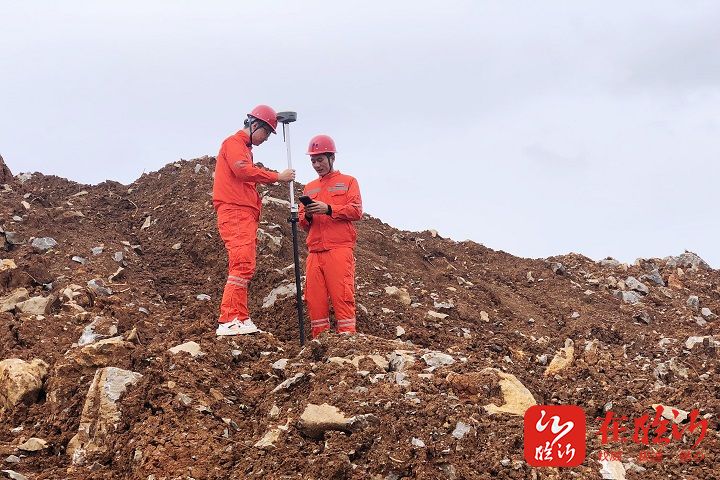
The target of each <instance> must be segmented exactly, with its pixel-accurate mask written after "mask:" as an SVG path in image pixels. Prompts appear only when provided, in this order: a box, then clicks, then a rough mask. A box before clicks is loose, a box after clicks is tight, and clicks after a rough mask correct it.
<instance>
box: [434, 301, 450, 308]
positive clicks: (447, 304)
mask: <svg viewBox="0 0 720 480" xmlns="http://www.w3.org/2000/svg"><path fill="white" fill-rule="evenodd" d="M433 307H435V308H444V309H446V310H449V309H451V308H455V304H454V303H453V301H452V300H448V301H446V302H438V301H434V302H433Z"/></svg>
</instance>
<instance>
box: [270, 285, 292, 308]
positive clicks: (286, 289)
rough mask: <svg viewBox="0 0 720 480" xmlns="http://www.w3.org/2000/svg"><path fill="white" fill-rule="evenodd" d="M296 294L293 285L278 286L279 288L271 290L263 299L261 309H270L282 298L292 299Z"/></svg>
mask: <svg viewBox="0 0 720 480" xmlns="http://www.w3.org/2000/svg"><path fill="white" fill-rule="evenodd" d="M296 293H297V289H296V288H295V284H294V283H288V284H287V285H280V286H279V287H276V288H273V289H272V290H271V291H270V293H268V295H267V296H266V297H265V298H264V299H263V305H262V308H270V307H272V306H273V305H275V302H276V301H278V300H281V299H284V298H288V297H292V296H294V295H295V294H296Z"/></svg>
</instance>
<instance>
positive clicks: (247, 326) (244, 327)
mask: <svg viewBox="0 0 720 480" xmlns="http://www.w3.org/2000/svg"><path fill="white" fill-rule="evenodd" d="M240 330H241V331H240V335H248V334H250V333H257V332H262V330H260V329H259V328H258V327H257V325H255V323H253V321H252V320H250V319H249V318H248V319H246V320H245V321H243V322H241V323H240Z"/></svg>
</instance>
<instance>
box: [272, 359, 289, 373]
mask: <svg viewBox="0 0 720 480" xmlns="http://www.w3.org/2000/svg"><path fill="white" fill-rule="evenodd" d="M287 364H288V359H287V358H281V359H280V360H278V361H276V362H275V363H273V364H272V369H273V370H285V367H287Z"/></svg>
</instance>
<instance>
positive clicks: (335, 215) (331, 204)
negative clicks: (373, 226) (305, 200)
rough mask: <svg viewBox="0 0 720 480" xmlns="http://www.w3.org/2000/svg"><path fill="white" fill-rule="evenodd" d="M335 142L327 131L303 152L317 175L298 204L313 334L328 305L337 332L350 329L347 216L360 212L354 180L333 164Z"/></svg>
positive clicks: (351, 230)
mask: <svg viewBox="0 0 720 480" xmlns="http://www.w3.org/2000/svg"><path fill="white" fill-rule="evenodd" d="M335 153H336V149H335V142H334V141H333V139H332V138H330V137H329V136H327V135H317V136H315V137H313V138H312V139H311V140H310V145H309V147H308V151H307V154H308V155H310V161H311V162H312V166H313V168H314V169H315V171H316V172H317V173H318V175H319V176H320V178H318V179H316V180H313V181H312V182H310V183H308V184H307V185H306V186H305V190H304V191H303V195H306V196H308V197H310V198H311V199H312V200H313V203H310V204H309V205H307V206H304V205H302V204H301V205H300V212H299V213H300V227H302V228H303V230H305V231H307V232H308V236H307V246H308V251H309V253H308V257H307V262H306V266H305V269H306V271H305V276H306V278H305V300H306V301H307V308H308V314H309V316H310V324H311V330H312V336H313V338H315V337H317V336H318V335H320V334H321V333H322V332H324V331H325V330H329V329H330V305H329V302H328V298H329V300H330V301H331V302H332V305H333V309H334V310H335V320H336V322H337V331H338V333H353V332H355V256H354V255H353V249H354V248H355V241H356V238H357V234H356V233H355V226H354V225H353V224H352V222H355V221H357V220H360V218H361V217H362V198H361V197H360V187H359V186H358V182H357V180H355V178H353V177H351V176H350V175H344V174H342V173H340V172H339V171H337V170H334V169H333V163H335Z"/></svg>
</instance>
